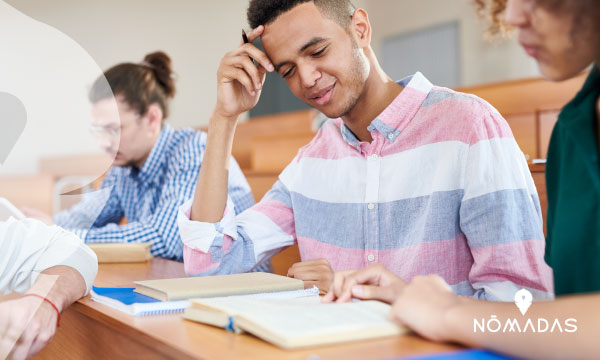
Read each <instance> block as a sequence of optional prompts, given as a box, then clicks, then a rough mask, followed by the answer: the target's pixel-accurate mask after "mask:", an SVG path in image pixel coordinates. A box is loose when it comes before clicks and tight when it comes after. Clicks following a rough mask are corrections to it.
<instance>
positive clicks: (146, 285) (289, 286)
mask: <svg viewBox="0 0 600 360" xmlns="http://www.w3.org/2000/svg"><path fill="white" fill-rule="evenodd" d="M134 284H135V285H136V288H135V291H136V292H138V293H140V294H144V295H147V296H150V297H152V298H155V299H158V300H162V301H167V300H182V299H191V298H205V297H217V296H231V295H245V294H256V293H268V292H277V291H289V290H301V289H304V282H303V281H302V280H298V279H292V278H289V277H286V276H281V275H275V274H271V273H264V272H253V273H244V274H233V275H219V276H205V277H188V278H176V279H162V280H145V281H135V282H134Z"/></svg>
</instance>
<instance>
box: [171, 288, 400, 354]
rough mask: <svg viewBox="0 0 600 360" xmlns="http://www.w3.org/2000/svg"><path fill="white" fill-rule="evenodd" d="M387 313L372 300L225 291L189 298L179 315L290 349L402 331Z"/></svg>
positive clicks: (385, 307)
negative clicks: (341, 300) (223, 294)
mask: <svg viewBox="0 0 600 360" xmlns="http://www.w3.org/2000/svg"><path fill="white" fill-rule="evenodd" d="M389 313H390V306H389V305H387V304H384V303H381V302H378V301H358V302H350V303H345V304H335V303H334V304H322V303H321V299H320V297H319V296H308V297H301V298H296V299H277V298H270V299H261V298H252V297H241V296H231V297H219V298H206V299H193V300H191V305H190V307H189V308H187V309H186V310H185V312H184V315H183V317H184V318H185V319H188V320H193V321H197V322H201V323H205V324H210V325H215V326H220V327H224V328H226V329H228V330H230V331H235V332H242V331H246V332H249V333H251V334H253V335H255V336H257V337H259V338H261V339H263V340H265V341H268V342H270V343H272V344H274V345H277V346H279V347H282V348H285V349H294V348H299V347H308V346H316V345H324V344H332V343H339V342H348V341H356V340H364V339H372V338H379V337H385V336H397V335H400V334H403V333H405V332H407V329H406V328H404V327H401V326H399V325H397V324H395V323H393V322H391V321H390V320H389Z"/></svg>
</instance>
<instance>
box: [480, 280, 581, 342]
mask: <svg viewBox="0 0 600 360" xmlns="http://www.w3.org/2000/svg"><path fill="white" fill-rule="evenodd" d="M532 301H533V296H532V295H531V292H530V291H529V290H527V289H521V290H519V291H517V292H516V293H515V305H517V308H518V309H519V311H520V312H521V315H522V316H525V314H526V313H527V310H529V307H530V306H531V304H532ZM524 320H525V319H521V321H519V320H518V319H516V318H506V320H505V321H504V324H503V323H502V321H501V320H500V319H498V317H497V316H496V315H492V316H490V318H489V319H485V318H482V319H473V331H474V332H482V333H484V332H486V331H487V332H491V333H496V332H503V333H505V332H519V333H525V332H530V333H536V332H538V333H545V332H551V333H552V332H561V333H562V332H568V333H573V332H576V331H577V319H573V318H568V319H566V320H564V322H561V321H560V320H559V319H558V318H555V319H554V320H552V321H548V320H547V319H545V318H537V319H531V318H527V320H526V321H524Z"/></svg>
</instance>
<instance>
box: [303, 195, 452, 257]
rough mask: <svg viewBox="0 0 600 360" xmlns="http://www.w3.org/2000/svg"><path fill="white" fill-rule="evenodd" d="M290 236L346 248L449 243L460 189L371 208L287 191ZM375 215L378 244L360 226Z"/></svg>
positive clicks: (390, 247) (392, 247) (389, 247)
mask: <svg viewBox="0 0 600 360" xmlns="http://www.w3.org/2000/svg"><path fill="white" fill-rule="evenodd" d="M291 196H292V202H293V204H294V215H295V221H296V235H297V236H298V237H308V238H312V239H316V240H319V241H320V242H323V243H326V244H330V245H335V246H339V247H343V248H347V249H379V250H390V249H399V248H404V247H408V246H412V245H418V244H419V243H421V242H424V241H439V240H448V239H453V238H455V237H456V236H457V235H459V234H460V226H459V218H458V214H459V207H460V200H461V198H462V196H463V191H462V190H454V191H445V192H435V193H433V194H432V195H430V196H422V197H416V198H411V199H404V200H398V201H392V202H387V203H379V204H376V207H375V209H373V210H369V209H368V208H367V206H368V205H367V204H362V203H361V204H356V203H350V204H343V203H329V202H323V201H319V200H314V199H310V198H307V197H305V196H303V195H301V194H299V193H296V192H292V193H291ZM374 211H375V212H377V215H378V216H377V217H376V218H378V220H379V221H378V231H379V237H378V240H377V241H378V243H374V244H367V243H366V241H365V239H366V238H370V237H369V236H368V234H365V233H364V232H365V231H366V230H365V228H366V226H365V223H366V222H368V221H366V220H367V216H368V214H370V213H371V212H374Z"/></svg>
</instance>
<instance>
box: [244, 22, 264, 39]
mask: <svg viewBox="0 0 600 360" xmlns="http://www.w3.org/2000/svg"><path fill="white" fill-rule="evenodd" d="M264 31H265V27H264V26H263V25H258V26H257V27H255V28H254V29H252V30H250V31H249V32H247V33H246V36H247V37H248V41H249V42H253V41H254V40H256V39H258V38H259V37H260V36H261V35H262V33H263V32H264Z"/></svg>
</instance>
